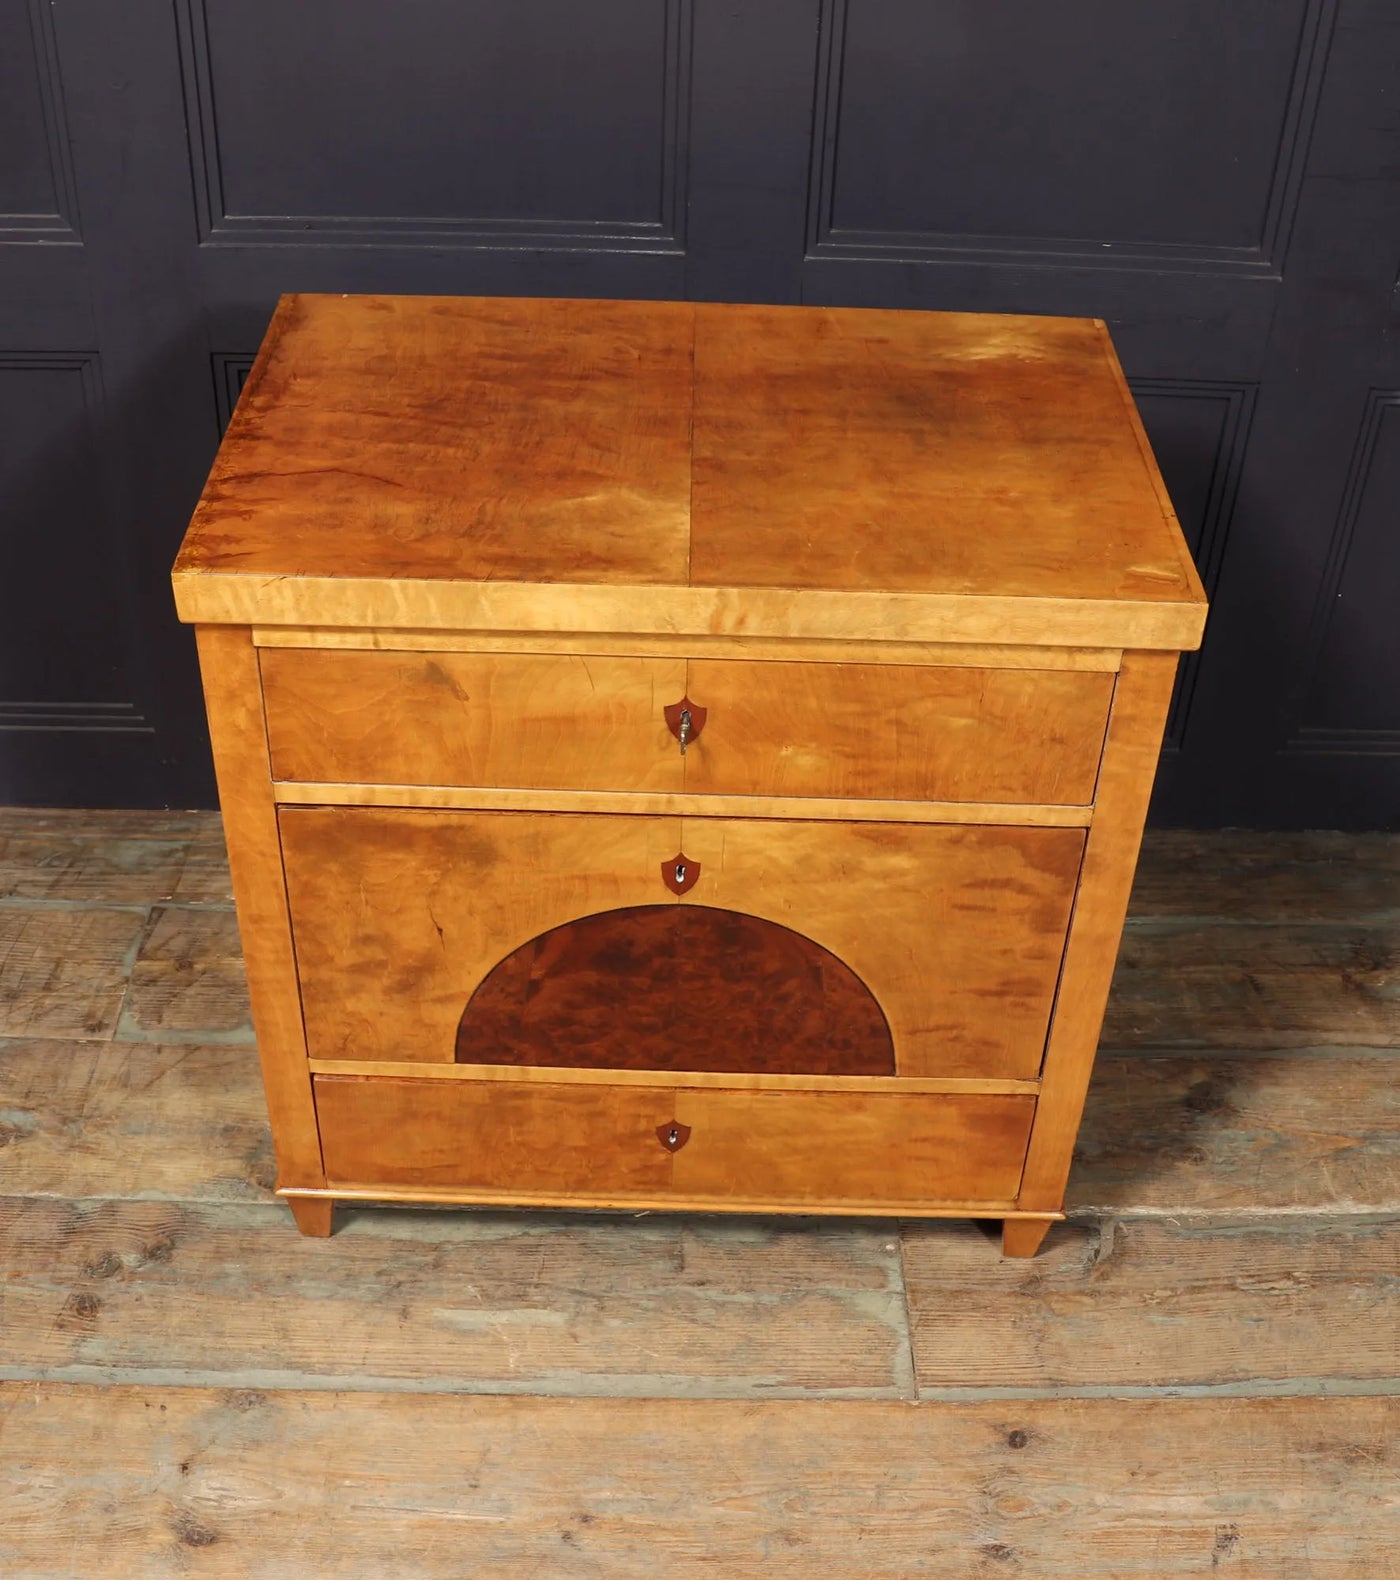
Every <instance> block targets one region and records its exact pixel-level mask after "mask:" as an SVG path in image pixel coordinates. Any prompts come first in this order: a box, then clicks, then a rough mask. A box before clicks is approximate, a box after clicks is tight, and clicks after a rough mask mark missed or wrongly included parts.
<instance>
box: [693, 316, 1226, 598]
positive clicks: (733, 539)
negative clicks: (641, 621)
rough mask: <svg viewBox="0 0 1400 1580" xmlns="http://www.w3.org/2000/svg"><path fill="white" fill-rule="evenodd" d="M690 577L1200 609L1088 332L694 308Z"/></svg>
mask: <svg viewBox="0 0 1400 1580" xmlns="http://www.w3.org/2000/svg"><path fill="white" fill-rule="evenodd" d="M695 323H696V334H695V466H694V498H693V506H692V514H693V518H694V519H693V527H692V539H693V541H692V548H691V578H692V580H693V581H694V582H696V583H697V584H705V583H708V584H710V585H715V586H785V587H786V586H792V587H809V588H817V587H821V588H840V589H849V588H859V587H879V588H889V589H909V588H930V589H934V588H937V589H940V590H942V589H948V588H956V589H957V590H958V591H960V592H964V593H968V594H972V593H978V592H991V593H996V594H1003V595H1004V594H1011V595H1013V596H1022V597H1045V596H1049V597H1062V596H1065V595H1066V594H1067V593H1070V592H1071V589H1072V596H1077V597H1081V598H1086V599H1093V598H1099V599H1133V598H1148V599H1158V598H1160V599H1162V600H1163V601H1167V600H1180V601H1182V602H1187V601H1191V600H1193V599H1196V600H1198V599H1200V598H1201V597H1202V594H1201V592H1200V584H1199V582H1198V580H1197V578H1196V575H1195V571H1194V569H1193V568H1191V566H1190V561H1189V558H1188V556H1187V555H1186V553H1185V551H1184V548H1183V546H1182V543H1181V538H1180V534H1179V531H1178V529H1177V527H1176V523H1175V519H1174V517H1173V515H1172V511H1171V506H1170V503H1169V501H1168V500H1167V499H1166V495H1165V490H1162V491H1161V493H1160V494H1159V493H1158V492H1157V483H1158V476H1157V471H1156V467H1155V465H1154V464H1153V463H1152V461H1151V452H1150V451H1148V452H1146V454H1144V452H1143V450H1142V449H1141V448H1139V446H1138V444H1137V443H1136V442H1135V441H1136V435H1135V433H1134V430H1133V428H1132V425H1131V418H1130V416H1129V414H1128V413H1127V412H1126V411H1125V409H1124V405H1123V400H1122V396H1121V393H1120V390H1119V386H1118V383H1117V380H1116V378H1115V372H1116V368H1117V362H1116V359H1115V358H1114V356H1113V350H1112V345H1111V343H1110V342H1109V340H1108V336H1107V333H1106V331H1105V330H1104V327H1103V325H1102V324H1101V323H1094V322H1090V321H1087V320H1083V319H1064V318H1059V319H1057V318H1023V317H1016V316H1014V315H1004V316H998V317H996V318H983V317H978V316H976V315H968V314H958V313H901V312H878V311H874V312H872V311H864V312H862V311H855V312H852V311H850V310H843V309H833V308H816V309H814V308H791V307H753V308H746V309H743V310H742V311H741V312H738V313H736V312H734V311H733V310H732V309H730V308H728V307H725V306H717V305H711V304H706V303H702V304H698V305H697V306H696V308H695Z"/></svg>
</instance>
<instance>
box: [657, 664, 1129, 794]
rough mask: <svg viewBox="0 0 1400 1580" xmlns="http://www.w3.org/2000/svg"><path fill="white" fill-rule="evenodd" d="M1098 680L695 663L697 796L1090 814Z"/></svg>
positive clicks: (1105, 692) (1102, 709)
mask: <svg viewBox="0 0 1400 1580" xmlns="http://www.w3.org/2000/svg"><path fill="white" fill-rule="evenodd" d="M1113 678H1114V677H1113V676H1112V675H1111V674H1107V673H1104V672H1102V671H1097V670H1096V671H1086V670H1050V669H965V668H956V667H952V666H949V667H935V666H932V665H906V664H788V663H749V662H743V661H737V662H730V661H727V660H721V659H692V660H691V662H690V665H689V671H688V674H687V676H686V684H687V687H688V693H689V696H690V697H691V699H692V700H693V701H694V702H695V703H696V704H697V705H698V706H699V707H703V708H704V709H705V710H706V717H705V723H704V728H703V729H702V730H701V732H700V734H699V736H698V737H697V738H696V741H695V744H694V746H693V747H691V749H690V750H689V751H688V753H687V754H686V767H685V788H686V789H687V790H688V791H699V792H706V791H709V792H714V793H724V794H729V795H776V796H838V797H846V796H852V797H866V796H874V797H879V798H882V799H887V800H892V801H995V802H1006V803H1046V804H1051V803H1060V804H1064V805H1073V806H1082V805H1087V804H1088V803H1089V802H1091V801H1092V800H1093V799H1094V781H1095V779H1096V777H1097V775H1098V770H1099V754H1100V752H1101V750H1102V747H1103V739H1104V732H1105V731H1106V729H1107V727H1108V705H1109V702H1110V700H1111V699H1112V696H1113Z"/></svg>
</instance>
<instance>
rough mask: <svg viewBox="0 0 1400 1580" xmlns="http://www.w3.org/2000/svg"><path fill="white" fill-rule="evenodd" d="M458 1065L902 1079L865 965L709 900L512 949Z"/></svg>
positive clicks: (465, 1024)
mask: <svg viewBox="0 0 1400 1580" xmlns="http://www.w3.org/2000/svg"><path fill="white" fill-rule="evenodd" d="M456 1059H457V1062H458V1063H459V1064H520V1065H554V1066H566V1067H573V1068H604V1069H609V1068H610V1069H620V1070H715V1071H721V1070H727V1071H739V1070H743V1071H766V1072H770V1073H774V1074H780V1073H781V1074H791V1075H893V1074H895V1062H894V1045H893V1042H892V1040H891V1038H890V1029H889V1025H888V1023H887V1022H886V1020H885V1016H884V1012H883V1011H882V1010H881V1008H880V1006H879V1004H878V1003H877V1002H876V1001H875V998H874V995H873V994H872V993H871V992H870V989H869V988H867V987H866V985H865V984H864V982H862V981H861V980H860V978H859V977H858V976H857V975H856V974H855V972H854V971H852V970H851V968H850V967H849V966H847V965H845V964H844V963H843V962H842V961H840V960H838V959H837V958H836V956H835V955H833V954H832V953H831V952H830V950H827V949H823V948H822V947H821V945H820V944H815V943H813V942H812V940H811V939H810V938H804V937H803V936H802V935H801V934H800V933H795V932H792V931H791V930H790V929H788V928H786V927H780V926H779V925H778V924H777V923H776V922H768V921H764V920H762V919H761V918H759V917H756V916H746V915H744V914H742V913H740V912H737V911H721V910H715V909H711V908H710V907H707V906H699V905H686V906H678V905H639V906H631V907H628V908H627V909H624V910H616V911H603V912H600V913H599V914H597V915H594V916H585V917H582V918H580V919H579V920H578V921H573V922H566V923H565V924H564V925H563V926H562V927H556V928H553V929H552V930H551V931H550V932H547V933H542V934H541V935H540V936H539V937H538V938H533V939H531V940H530V942H529V943H527V944H522V945H521V947H520V948H519V949H516V950H515V951H514V952H513V953H511V954H509V955H507V956H506V958H505V959H504V960H502V961H501V962H500V964H499V965H497V966H496V967H494V969H493V970H492V971H491V972H490V973H489V974H488V975H487V977H486V978H485V980H484V981H483V982H482V983H481V985H480V987H478V988H477V990H476V992H475V993H473V994H472V996H471V998H470V1000H468V1003H467V1007H466V1009H465V1010H464V1011H463V1013H462V1019H461V1021H460V1023H459V1025H458V1027H457V1051H456Z"/></svg>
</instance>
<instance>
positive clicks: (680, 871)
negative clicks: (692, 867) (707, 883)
mask: <svg viewBox="0 0 1400 1580" xmlns="http://www.w3.org/2000/svg"><path fill="white" fill-rule="evenodd" d="M676 882H677V883H684V882H685V863H684V862H683V861H678V862H677V863H676Z"/></svg>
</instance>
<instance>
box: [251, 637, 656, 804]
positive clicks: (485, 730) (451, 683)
mask: <svg viewBox="0 0 1400 1580" xmlns="http://www.w3.org/2000/svg"><path fill="white" fill-rule="evenodd" d="M261 662H262V683H263V697H264V699H265V705H266V708H267V733H268V744H269V747H270V749H271V753H272V772H273V777H274V778H277V779H283V780H294V781H299V782H303V783H312V784H407V785H473V786H476V785H479V786H489V787H493V788H494V787H504V788H516V789H526V790H651V791H658V792H662V793H672V792H677V791H679V790H680V789H681V788H682V778H681V770H682V766H683V765H682V761H681V754H680V751H679V749H678V747H677V745H676V741H675V738H674V737H673V736H672V735H671V733H670V731H669V729H668V728H667V726H666V721H665V716H664V710H665V708H666V707H667V706H668V705H669V704H671V703H673V702H679V701H680V700H681V699H682V697H683V696H684V694H685V660H684V659H668V658H574V657H566V656H558V655H555V654H520V653H399V652H355V651H331V650H320V649H300V648H264V649H263V650H262V659H261Z"/></svg>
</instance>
